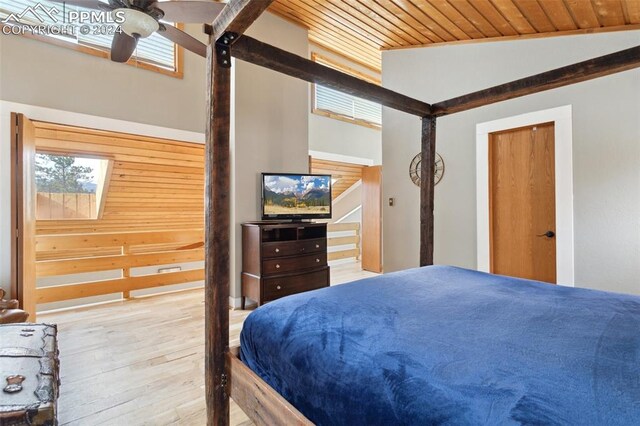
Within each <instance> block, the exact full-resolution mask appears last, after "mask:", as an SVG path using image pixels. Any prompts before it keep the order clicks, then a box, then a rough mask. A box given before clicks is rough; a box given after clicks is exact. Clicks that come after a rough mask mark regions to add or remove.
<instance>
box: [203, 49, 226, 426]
mask: <svg viewBox="0 0 640 426" xmlns="http://www.w3.org/2000/svg"><path fill="white" fill-rule="evenodd" d="M226 60H227V62H228V63H227V64H225V65H224V66H223V64H222V63H221V62H220V61H221V57H220V56H218V55H217V54H216V46H215V45H214V44H213V43H212V44H210V45H209V47H208V48H207V64H208V67H207V86H208V90H207V118H208V120H209V126H208V127H207V129H206V146H205V193H206V194H205V195H206V196H205V221H204V227H205V334H206V335H205V370H206V374H205V388H206V390H205V392H206V394H205V395H206V400H207V424H208V425H209V426H213V425H228V424H229V395H228V390H227V382H228V380H229V375H228V372H227V369H226V361H225V360H226V355H227V352H229V285H230V281H231V277H230V259H229V247H230V246H229V243H230V239H229V238H230V237H229V233H230V223H231V213H230V212H231V209H230V199H229V192H230V188H231V176H230V153H229V126H230V122H231V116H230V115H231V110H230V108H231V72H230V71H231V69H230V65H231V62H230V59H226Z"/></svg>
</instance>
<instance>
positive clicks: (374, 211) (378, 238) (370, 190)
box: [362, 166, 382, 273]
mask: <svg viewBox="0 0 640 426" xmlns="http://www.w3.org/2000/svg"><path fill="white" fill-rule="evenodd" d="M362 269H364V270H366V271H371V272H378V273H379V272H382V166H371V167H363V168H362Z"/></svg>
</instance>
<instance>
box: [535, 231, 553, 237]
mask: <svg viewBox="0 0 640 426" xmlns="http://www.w3.org/2000/svg"><path fill="white" fill-rule="evenodd" d="M555 236H556V233H555V232H553V231H547V232H545V233H544V234H538V237H547V238H553V237H555Z"/></svg>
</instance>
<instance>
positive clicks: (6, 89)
mask: <svg viewBox="0 0 640 426" xmlns="http://www.w3.org/2000/svg"><path fill="white" fill-rule="evenodd" d="M186 30H187V31H188V32H189V33H190V34H191V35H193V36H194V37H197V38H199V39H200V40H202V41H206V37H205V35H204V34H203V32H202V27H201V26H200V25H187V26H186ZM0 52H2V61H0V99H2V100H5V101H12V102H18V103H22V104H29V105H36V106H44V107H48V108H54V109H59V110H64V111H73V112H79V113H82V114H89V115H95V116H100V117H110V118H117V119H120V120H127V121H135V122H138V123H145V124H155V125H161V126H164V127H171V128H175V129H183V130H191V131H196V132H204V126H205V114H204V112H203V111H204V109H203V108H204V106H203V105H204V104H205V90H204V87H205V71H206V69H205V66H206V65H205V64H206V63H205V60H204V58H202V57H200V56H197V55H195V54H192V53H190V52H185V55H184V59H185V60H184V78H183V79H177V78H173V77H169V76H166V75H163V74H160V73H156V72H151V71H146V70H142V69H136V68H135V67H132V66H128V65H122V64H118V63H115V62H111V61H109V60H106V59H104V58H99V57H97V56H92V55H87V54H84V53H80V52H76V51H73V50H71V49H66V48H63V47H58V46H53V45H51V44H48V43H43V42H41V41H37V40H31V39H28V38H26V37H20V36H13V35H2V36H1V37H0Z"/></svg>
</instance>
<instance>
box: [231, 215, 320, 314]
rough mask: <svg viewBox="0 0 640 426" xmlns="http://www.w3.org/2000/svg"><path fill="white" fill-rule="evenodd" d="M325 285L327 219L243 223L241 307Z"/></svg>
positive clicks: (260, 303) (259, 303)
mask: <svg viewBox="0 0 640 426" xmlns="http://www.w3.org/2000/svg"><path fill="white" fill-rule="evenodd" d="M328 286H329V266H327V224H326V223H295V222H294V223H273V222H249V223H243V224H242V302H241V308H242V309H244V308H245V301H246V298H247V297H248V298H249V299H251V300H253V301H255V302H258V306H260V305H262V304H263V303H266V302H269V301H272V300H276V299H279V298H280V297H283V296H288V295H291V294H296V293H301V292H304V291H309V290H315V289H318V288H322V287H328Z"/></svg>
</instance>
